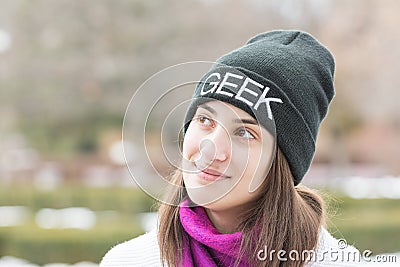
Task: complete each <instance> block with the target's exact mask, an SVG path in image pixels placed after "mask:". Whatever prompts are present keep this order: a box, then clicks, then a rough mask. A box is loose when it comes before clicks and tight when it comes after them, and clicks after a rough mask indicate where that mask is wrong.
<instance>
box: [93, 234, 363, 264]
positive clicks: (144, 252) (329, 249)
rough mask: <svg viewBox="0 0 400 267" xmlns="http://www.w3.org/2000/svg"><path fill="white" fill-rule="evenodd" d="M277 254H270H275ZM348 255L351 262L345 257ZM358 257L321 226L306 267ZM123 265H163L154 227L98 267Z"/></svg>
mask: <svg viewBox="0 0 400 267" xmlns="http://www.w3.org/2000/svg"><path fill="white" fill-rule="evenodd" d="M338 246H340V247H341V248H339V247H338ZM277 255H278V254H275V255H273V256H274V257H277ZM280 255H281V258H283V259H284V258H286V259H287V260H290V258H291V259H294V258H295V257H296V254H294V252H293V254H290V253H289V252H288V253H287V254H280ZM354 255H356V260H353V259H354ZM263 256H265V255H263V254H262V253H261V254H260V257H261V258H262V257H263ZM300 256H301V255H300ZM349 256H350V261H349V260H347V259H348V257H349ZM359 257H361V255H360V253H359V251H358V250H357V249H356V248H354V247H353V246H350V245H347V244H345V243H344V242H343V240H338V239H336V238H334V237H333V236H332V235H331V234H330V233H328V231H327V230H326V229H324V228H322V229H321V231H320V234H319V240H318V246H317V249H316V253H315V257H314V258H313V259H314V260H312V261H310V262H309V263H308V264H307V265H306V266H307V267H322V266H365V265H366V263H365V262H361V260H359V259H360V258H359ZM124 266H145V267H161V266H162V264H161V261H160V250H159V247H158V241H157V230H156V229H154V230H152V231H150V232H148V233H146V234H144V235H141V236H139V237H137V238H134V239H131V240H129V241H126V242H124V243H121V244H119V245H117V246H115V247H113V248H112V249H110V250H109V251H108V252H107V254H106V255H105V256H104V257H103V259H102V261H101V263H100V267H124Z"/></svg>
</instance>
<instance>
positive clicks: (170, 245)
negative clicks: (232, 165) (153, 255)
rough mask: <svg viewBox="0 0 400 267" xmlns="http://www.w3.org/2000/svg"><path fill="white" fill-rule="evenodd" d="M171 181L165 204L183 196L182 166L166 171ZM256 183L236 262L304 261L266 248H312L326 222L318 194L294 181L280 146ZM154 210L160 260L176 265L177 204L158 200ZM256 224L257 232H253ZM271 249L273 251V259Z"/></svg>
mask: <svg viewBox="0 0 400 267" xmlns="http://www.w3.org/2000/svg"><path fill="white" fill-rule="evenodd" d="M171 183H172V184H175V185H180V186H182V187H181V188H178V187H176V186H175V187H174V188H173V189H172V191H170V192H169V193H167V197H168V199H166V203H173V204H179V203H180V202H181V201H182V200H183V198H185V197H187V192H186V189H185V188H184V184H183V179H182V173H181V171H179V170H178V171H176V172H175V173H174V174H173V175H172V176H171ZM261 186H262V189H261V194H260V197H259V198H258V199H256V200H255V201H254V202H255V203H254V205H252V207H253V208H252V209H250V210H248V211H246V213H245V214H242V215H241V222H242V223H240V224H239V226H238V229H239V231H241V232H242V236H243V238H242V243H241V246H240V249H239V255H238V258H237V260H236V263H237V264H239V262H240V260H241V259H242V258H243V256H244V255H247V258H249V260H250V262H249V264H250V265H251V266H304V264H305V260H306V259H302V258H301V257H299V259H298V260H296V261H293V260H290V259H289V257H288V254H286V255H285V256H284V257H286V258H288V260H287V261H279V259H278V256H277V253H275V254H273V253H271V251H272V250H275V251H276V252H278V251H279V250H284V251H286V252H287V253H289V252H290V251H292V250H295V251H297V252H298V253H299V255H300V256H301V255H302V252H303V251H306V250H309V251H311V250H315V248H316V246H317V243H318V233H319V229H320V227H321V226H322V225H324V224H325V208H324V203H323V200H322V198H321V197H320V196H319V195H318V194H317V193H315V192H313V191H312V190H310V189H308V188H307V187H304V186H294V183H293V176H292V174H291V172H290V169H289V165H288V162H287V160H286V158H285V156H284V155H283V153H282V152H281V150H280V149H279V148H277V150H276V155H275V160H274V161H273V163H272V166H271V169H270V171H269V173H268V175H267V177H266V179H265V181H264V182H263V184H262V185H261ZM159 215H160V223H159V232H158V242H159V246H160V254H161V260H162V262H163V264H167V265H168V266H180V265H181V264H180V263H181V258H182V238H183V236H184V229H183V227H182V225H181V222H180V219H179V207H178V206H177V205H169V204H165V203H164V204H161V206H160V208H159ZM255 227H256V228H257V232H255V231H254V229H255ZM264 248H267V251H264V253H265V254H264V255H268V257H267V259H266V260H265V261H262V260H259V259H257V253H258V251H259V250H260V249H264ZM270 253H271V254H272V255H274V257H272V259H271V258H270V257H269V255H271V254H270ZM296 256H297V255H296Z"/></svg>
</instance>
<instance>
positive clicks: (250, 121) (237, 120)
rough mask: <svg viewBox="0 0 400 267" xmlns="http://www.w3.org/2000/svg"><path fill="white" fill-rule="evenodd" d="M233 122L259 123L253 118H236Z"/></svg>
mask: <svg viewBox="0 0 400 267" xmlns="http://www.w3.org/2000/svg"><path fill="white" fill-rule="evenodd" d="M233 122H235V123H240V124H254V125H258V122H257V121H256V120H253V119H234V120H233Z"/></svg>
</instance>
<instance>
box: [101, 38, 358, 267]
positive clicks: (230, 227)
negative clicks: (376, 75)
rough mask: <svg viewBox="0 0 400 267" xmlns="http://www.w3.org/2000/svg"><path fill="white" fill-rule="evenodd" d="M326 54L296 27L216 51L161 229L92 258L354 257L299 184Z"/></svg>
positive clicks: (263, 262) (328, 59)
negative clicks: (225, 51)
mask: <svg viewBox="0 0 400 267" xmlns="http://www.w3.org/2000/svg"><path fill="white" fill-rule="evenodd" d="M333 73H334V59H333V57H332V55H331V53H330V52H329V51H328V50H327V49H326V48H325V47H324V46H323V45H322V44H320V43H319V42H318V41H317V40H316V39H315V38H314V37H312V36H311V35H309V34H308V33H305V32H299V31H272V32H267V33H262V34H259V35H257V36H255V37H253V38H252V39H250V40H249V41H248V42H247V43H246V44H245V45H244V46H243V47H240V48H238V49H236V50H234V51H232V52H230V53H229V54H227V55H224V56H222V57H221V58H220V59H218V60H217V62H216V64H215V65H214V66H213V68H212V69H211V70H210V71H209V72H208V73H207V74H206V75H205V76H204V77H203V79H202V80H201V82H199V83H198V85H197V87H196V89H195V92H194V95H193V99H192V102H191V104H190V107H189V109H188V111H187V114H186V120H185V121H186V123H185V125H184V138H183V144H182V156H183V159H182V167H181V168H180V169H178V170H176V172H175V173H174V174H173V175H172V176H171V184H172V185H173V186H171V190H169V191H168V193H167V196H166V200H165V203H162V204H161V205H160V209H159V222H158V225H157V228H156V229H155V230H154V231H151V232H149V233H147V234H145V235H142V236H140V237H137V238H135V239H132V240H130V241H128V242H125V243H122V244H120V245H118V246H116V247H114V248H113V249H111V250H110V251H109V252H108V253H107V254H106V255H105V257H104V258H103V260H102V262H101V264H100V266H104V267H105V266H163V265H164V266H357V265H359V264H360V263H359V258H360V255H359V252H358V251H357V250H356V249H355V248H353V247H351V246H347V245H343V240H336V239H335V238H333V237H332V236H331V235H330V234H329V233H328V232H327V230H326V229H325V228H324V222H325V220H324V216H325V209H324V204H323V201H322V199H321V197H320V196H318V195H317V194H316V193H315V192H313V191H312V190H310V189H307V188H306V187H304V186H302V185H301V184H300V182H301V180H302V178H303V177H304V175H305V173H306V172H307V171H308V168H309V166H310V164H311V161H312V158H313V155H314V152H315V142H316V138H317V133H318V129H319V126H320V123H321V121H322V120H323V118H324V117H325V115H326V113H327V111H328V106H329V103H330V102H331V100H332V98H333V96H334V87H333Z"/></svg>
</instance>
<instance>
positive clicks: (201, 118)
mask: <svg viewBox="0 0 400 267" xmlns="http://www.w3.org/2000/svg"><path fill="white" fill-rule="evenodd" d="M197 120H198V121H199V122H200V123H201V124H203V125H205V126H213V125H214V124H213V122H212V120H211V119H209V118H207V117H206V116H198V117H197Z"/></svg>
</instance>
